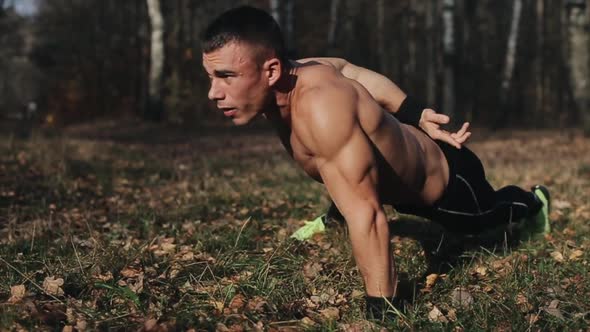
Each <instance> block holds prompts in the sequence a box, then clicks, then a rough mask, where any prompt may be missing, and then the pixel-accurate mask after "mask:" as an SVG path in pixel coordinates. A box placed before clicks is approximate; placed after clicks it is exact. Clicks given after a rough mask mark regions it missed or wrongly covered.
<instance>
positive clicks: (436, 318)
mask: <svg viewBox="0 0 590 332" xmlns="http://www.w3.org/2000/svg"><path fill="white" fill-rule="evenodd" d="M428 320H429V321H431V322H434V323H448V322H449V320H448V319H447V318H446V317H445V315H443V313H442V312H441V311H440V310H439V309H438V308H437V307H436V306H434V307H432V310H430V312H429V313H428Z"/></svg>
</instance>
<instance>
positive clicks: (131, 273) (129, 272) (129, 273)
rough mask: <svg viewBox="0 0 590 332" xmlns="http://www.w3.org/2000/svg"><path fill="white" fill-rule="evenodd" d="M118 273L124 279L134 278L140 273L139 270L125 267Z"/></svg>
mask: <svg viewBox="0 0 590 332" xmlns="http://www.w3.org/2000/svg"><path fill="white" fill-rule="evenodd" d="M120 273H121V275H122V276H123V277H125V278H136V277H138V276H139V274H140V273H141V268H132V267H125V268H124V269H123V270H121V272H120Z"/></svg>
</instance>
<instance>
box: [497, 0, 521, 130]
mask: <svg viewBox="0 0 590 332" xmlns="http://www.w3.org/2000/svg"><path fill="white" fill-rule="evenodd" d="M521 13H522V0H514V6H513V9H512V19H511V22H510V33H509V35H508V45H507V47H506V59H505V61H504V70H503V72H502V85H501V88H500V89H501V90H500V107H501V109H500V113H499V116H498V117H497V118H496V119H495V122H496V123H495V127H501V126H504V125H505V121H506V120H507V119H506V117H507V115H508V114H509V112H508V107H509V106H508V97H509V93H510V86H511V83H512V75H513V73H514V65H515V63H516V51H517V46H518V28H519V26H520V18H521Z"/></svg>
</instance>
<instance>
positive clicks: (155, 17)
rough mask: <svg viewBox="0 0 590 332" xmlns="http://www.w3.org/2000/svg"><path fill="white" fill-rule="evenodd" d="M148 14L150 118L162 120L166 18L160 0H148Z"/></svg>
mask: <svg viewBox="0 0 590 332" xmlns="http://www.w3.org/2000/svg"><path fill="white" fill-rule="evenodd" d="M147 6H148V15H149V17H150V25H151V31H152V33H151V47H150V49H151V52H150V78H149V104H148V114H147V116H148V119H150V120H154V121H160V120H162V116H163V112H164V104H163V102H162V75H163V72H164V59H165V55H164V19H163V17H162V10H161V8H160V0H147Z"/></svg>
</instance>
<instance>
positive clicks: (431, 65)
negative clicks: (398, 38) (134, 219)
mask: <svg viewBox="0 0 590 332" xmlns="http://www.w3.org/2000/svg"><path fill="white" fill-rule="evenodd" d="M435 1H437V0H428V1H427V2H426V35H427V36H428V37H427V44H426V52H427V53H428V62H427V66H428V69H427V71H426V102H427V103H426V104H427V105H429V106H430V105H434V104H435V100H436V55H435V47H436V42H437V38H436V29H435V28H434V26H435V24H434V17H435V13H436V12H437V11H436V3H435Z"/></svg>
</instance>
